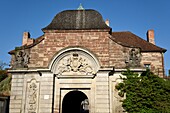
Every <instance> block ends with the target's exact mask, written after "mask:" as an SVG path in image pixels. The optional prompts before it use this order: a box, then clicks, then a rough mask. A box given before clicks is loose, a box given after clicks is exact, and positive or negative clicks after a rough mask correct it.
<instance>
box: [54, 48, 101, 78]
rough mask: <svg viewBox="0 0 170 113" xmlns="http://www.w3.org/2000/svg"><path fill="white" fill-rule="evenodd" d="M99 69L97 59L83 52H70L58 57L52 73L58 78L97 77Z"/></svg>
mask: <svg viewBox="0 0 170 113" xmlns="http://www.w3.org/2000/svg"><path fill="white" fill-rule="evenodd" d="M98 69H99V64H98V63H97V62H96V59H95V58H94V57H93V56H91V55H90V54H88V53H86V52H84V51H81V50H70V51H67V52H64V53H63V54H60V55H58V57H57V58H56V60H55V61H54V63H53V67H52V71H53V72H54V73H55V74H56V75H57V76H63V77H64V76H68V77H83V76H91V75H95V74H96V73H97V71H98Z"/></svg>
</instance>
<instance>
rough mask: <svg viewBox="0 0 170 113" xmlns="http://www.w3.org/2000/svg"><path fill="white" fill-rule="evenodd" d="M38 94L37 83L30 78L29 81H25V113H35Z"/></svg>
mask: <svg viewBox="0 0 170 113" xmlns="http://www.w3.org/2000/svg"><path fill="white" fill-rule="evenodd" d="M38 96H39V83H38V82H37V81H36V80H35V79H32V80H31V81H30V83H27V96H26V98H27V102H26V110H27V113H37V110H38Z"/></svg>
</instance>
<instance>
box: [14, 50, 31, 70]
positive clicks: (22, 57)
mask: <svg viewBox="0 0 170 113" xmlns="http://www.w3.org/2000/svg"><path fill="white" fill-rule="evenodd" d="M14 58H15V59H14V64H13V65H12V67H13V68H26V67H28V63H29V53H28V52H26V51H25V50H20V51H17V52H16V54H15V57H14Z"/></svg>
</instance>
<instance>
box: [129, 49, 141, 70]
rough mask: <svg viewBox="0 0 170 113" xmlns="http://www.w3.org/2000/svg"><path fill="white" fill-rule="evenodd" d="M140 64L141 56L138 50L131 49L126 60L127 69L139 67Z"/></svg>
mask: <svg viewBox="0 0 170 113" xmlns="http://www.w3.org/2000/svg"><path fill="white" fill-rule="evenodd" d="M140 62H141V54H140V51H139V49H134V48H133V49H131V50H130V52H129V56H128V57H127V60H126V64H127V67H141V65H140Z"/></svg>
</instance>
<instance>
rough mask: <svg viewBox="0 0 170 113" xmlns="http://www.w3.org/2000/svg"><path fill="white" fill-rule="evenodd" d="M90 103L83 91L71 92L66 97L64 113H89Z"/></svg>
mask: <svg viewBox="0 0 170 113" xmlns="http://www.w3.org/2000/svg"><path fill="white" fill-rule="evenodd" d="M88 106H89V101H88V98H87V96H86V95H85V94H84V93H83V92H81V91H70V92H69V93H67V94H66V95H65V96H64V99H63V102H62V113H89V110H88V109H89V108H88Z"/></svg>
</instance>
